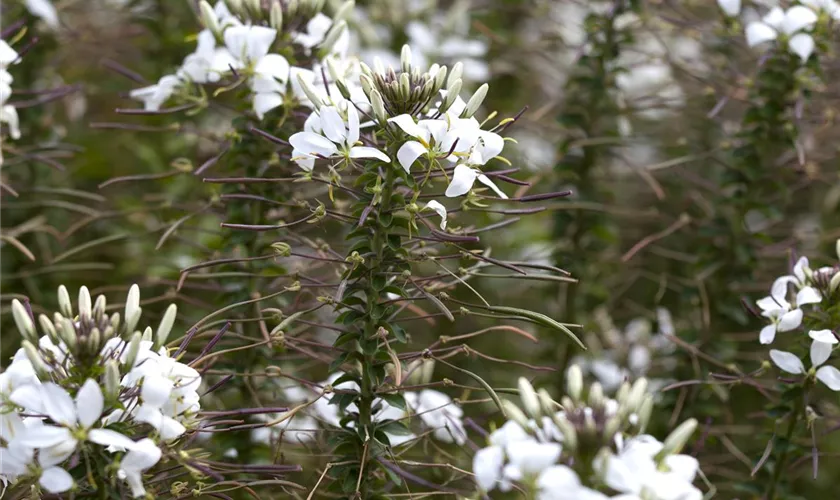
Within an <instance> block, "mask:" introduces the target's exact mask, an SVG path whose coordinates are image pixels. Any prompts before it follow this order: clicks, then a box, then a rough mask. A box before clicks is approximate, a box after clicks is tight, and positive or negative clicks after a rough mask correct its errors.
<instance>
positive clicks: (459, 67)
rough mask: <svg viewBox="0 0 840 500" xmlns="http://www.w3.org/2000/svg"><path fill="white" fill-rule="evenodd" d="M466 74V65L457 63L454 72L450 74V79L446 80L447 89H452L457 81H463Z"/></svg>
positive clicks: (453, 68) (453, 67)
mask: <svg viewBox="0 0 840 500" xmlns="http://www.w3.org/2000/svg"><path fill="white" fill-rule="evenodd" d="M463 74H464V63H462V62H457V63H455V65H454V66H452V71H450V72H449V79H448V80H446V88H450V87H452V85H453V84H454V83H455V81H456V80H460V79H461V75H463Z"/></svg>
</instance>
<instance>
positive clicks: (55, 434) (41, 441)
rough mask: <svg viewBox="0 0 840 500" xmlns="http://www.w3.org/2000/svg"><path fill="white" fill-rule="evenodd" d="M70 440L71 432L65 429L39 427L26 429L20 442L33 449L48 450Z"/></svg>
mask: <svg viewBox="0 0 840 500" xmlns="http://www.w3.org/2000/svg"><path fill="white" fill-rule="evenodd" d="M70 439H72V436H71V435H70V430H69V429H67V428H65V427H55V426H53V425H37V426H33V427H30V428H28V429H26V430H25V431H24V432H23V434H22V435H21V437H20V442H21V444H24V445H26V446H29V447H31V448H47V447H49V446H55V445H56V444H58V443H61V442H62V441H69V440H70Z"/></svg>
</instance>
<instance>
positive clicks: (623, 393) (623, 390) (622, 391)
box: [587, 344, 630, 406]
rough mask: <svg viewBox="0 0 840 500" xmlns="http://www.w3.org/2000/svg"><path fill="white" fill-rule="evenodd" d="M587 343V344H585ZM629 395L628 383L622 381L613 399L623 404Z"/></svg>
mask: <svg viewBox="0 0 840 500" xmlns="http://www.w3.org/2000/svg"><path fill="white" fill-rule="evenodd" d="M587 345H588V344H587ZM629 395H630V383H628V382H626V381H625V382H623V383H622V384H621V387H619V388H618V391H616V393H615V400H616V401H618V404H619V405H622V406H623V405H624V403H626V402H627V396H629Z"/></svg>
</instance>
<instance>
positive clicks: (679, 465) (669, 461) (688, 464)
mask: <svg viewBox="0 0 840 500" xmlns="http://www.w3.org/2000/svg"><path fill="white" fill-rule="evenodd" d="M665 465H667V466H668V468H670V469H671V473H673V474H676V475H677V476H678V477H679V478H680V479H682V480H683V481H685V482H686V483H689V484H690V483H692V482H694V477H695V476H696V475H697V470H698V469H699V468H700V465H699V463H698V462H697V459H696V458H694V457H692V456H690V455H668V456H667V457H665Z"/></svg>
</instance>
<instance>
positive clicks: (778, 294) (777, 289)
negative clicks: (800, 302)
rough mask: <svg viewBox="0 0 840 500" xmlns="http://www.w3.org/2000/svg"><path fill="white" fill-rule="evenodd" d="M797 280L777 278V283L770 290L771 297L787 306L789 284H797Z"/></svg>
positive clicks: (789, 277)
mask: <svg viewBox="0 0 840 500" xmlns="http://www.w3.org/2000/svg"><path fill="white" fill-rule="evenodd" d="M796 282H797V279H796V277H795V276H782V277H780V278H776V281H774V282H773V286H772V287H771V288H770V297H769V298H771V299H774V300H775V301H776V302H778V303H779V304H782V305H784V304H787V300H786V299H787V293H788V284H789V283H796Z"/></svg>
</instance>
